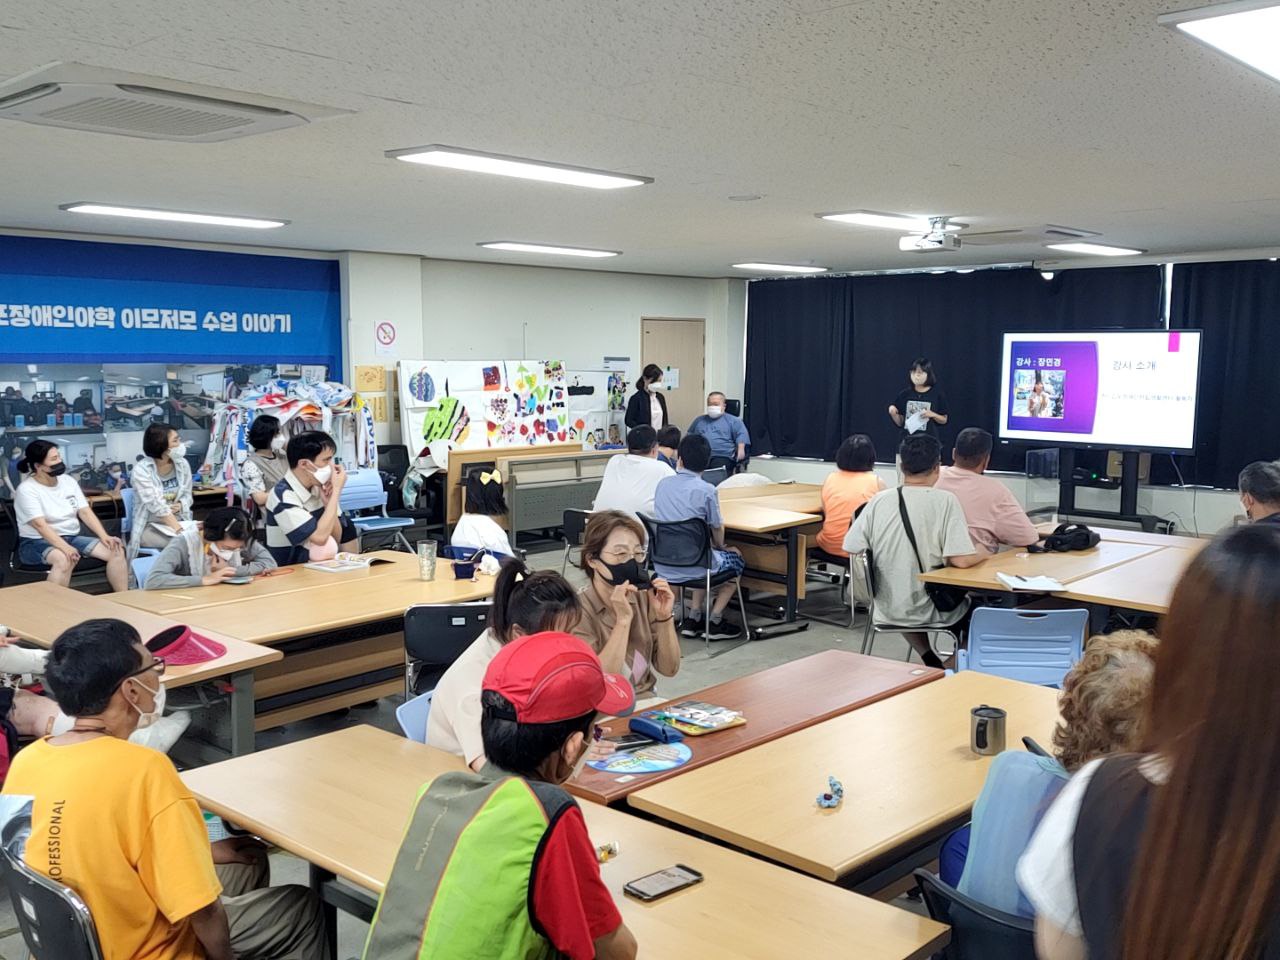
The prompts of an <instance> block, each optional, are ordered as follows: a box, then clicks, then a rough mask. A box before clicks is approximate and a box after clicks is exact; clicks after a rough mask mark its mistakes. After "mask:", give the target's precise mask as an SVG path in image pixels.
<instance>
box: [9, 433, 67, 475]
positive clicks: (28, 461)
mask: <svg viewBox="0 0 1280 960" xmlns="http://www.w3.org/2000/svg"><path fill="white" fill-rule="evenodd" d="M57 448H58V445H57V444H56V443H54V442H53V441H51V440H32V441H31V442H30V443H28V444H27V449H26V450H24V451H23V452H22V460H21V461H19V463H18V472H19V473H35V472H36V467H38V466H40V464H42V463H44V462H45V460H47V459H48V457H49V452H50V451H52V450H56V449H57Z"/></svg>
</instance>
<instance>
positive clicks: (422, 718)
mask: <svg viewBox="0 0 1280 960" xmlns="http://www.w3.org/2000/svg"><path fill="white" fill-rule="evenodd" d="M433 696H435V691H434V690H428V691H427V692H426V693H420V694H418V695H417V696H416V697H410V698H409V699H408V700H406V701H405V702H404V703H402V704H400V706H398V707H396V722H397V723H399V724H400V729H401V730H402V731H404V735H405V736H406V737H408V738H409V739H410V740H416V741H418V743H426V742H427V717H428V716H430V714H431V698H432V697H433Z"/></svg>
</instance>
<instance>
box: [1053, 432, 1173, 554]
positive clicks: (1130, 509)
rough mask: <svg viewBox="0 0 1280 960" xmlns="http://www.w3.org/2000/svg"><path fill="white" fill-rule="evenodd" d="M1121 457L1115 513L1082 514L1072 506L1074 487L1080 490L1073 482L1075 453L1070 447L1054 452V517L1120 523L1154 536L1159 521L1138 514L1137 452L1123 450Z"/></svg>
mask: <svg viewBox="0 0 1280 960" xmlns="http://www.w3.org/2000/svg"><path fill="white" fill-rule="evenodd" d="M1121 457H1122V460H1121V469H1120V509H1119V511H1114V510H1084V509H1081V508H1079V507H1077V506H1076V487H1077V486H1083V484H1079V483H1077V482H1076V480H1075V479H1074V476H1075V468H1076V451H1075V449H1074V448H1072V447H1063V448H1061V449H1060V450H1059V451H1058V513H1059V514H1061V515H1064V516H1073V517H1094V518H1097V519H1099V520H1122V521H1124V522H1125V523H1136V524H1139V525H1140V526H1141V527H1142V529H1143V530H1144V531H1145V532H1147V533H1155V532H1156V527H1157V526H1159V524H1160V523H1161V522H1162V521H1161V519H1160V518H1159V517H1155V516H1152V515H1151V514H1148V513H1139V512H1138V452H1137V451H1136V450H1125V451H1123V453H1122V454H1121Z"/></svg>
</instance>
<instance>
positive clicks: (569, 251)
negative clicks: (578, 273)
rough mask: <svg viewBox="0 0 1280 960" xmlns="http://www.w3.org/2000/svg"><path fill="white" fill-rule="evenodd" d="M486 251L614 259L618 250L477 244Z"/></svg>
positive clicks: (503, 242) (508, 242)
mask: <svg viewBox="0 0 1280 960" xmlns="http://www.w3.org/2000/svg"><path fill="white" fill-rule="evenodd" d="M476 246H478V247H484V248H485V249H486V250H509V251H511V252H513V253H544V254H548V255H550V256H556V257H594V258H600V257H616V256H618V255H619V254H620V253H621V252H622V251H620V250H591V249H589V248H587V247H562V246H560V245H559V244H554V243H524V242H522V241H519V240H491V241H489V242H487V243H478V244H476Z"/></svg>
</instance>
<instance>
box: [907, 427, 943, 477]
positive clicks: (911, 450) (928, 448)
mask: <svg viewBox="0 0 1280 960" xmlns="http://www.w3.org/2000/svg"><path fill="white" fill-rule="evenodd" d="M898 459H900V460H901V461H902V472H903V473H904V474H907V475H909V476H913V477H918V476H920V475H921V474H925V473H929V472H930V471H932V470H933V469H934V468H935V467H937V466H938V464H939V463H941V462H942V444H940V443H938V438H937V437H931V436H930V435H929V434H927V433H913V434H911V436H909V437H904V438H903V440H902V445H901V446H899V447H898Z"/></svg>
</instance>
